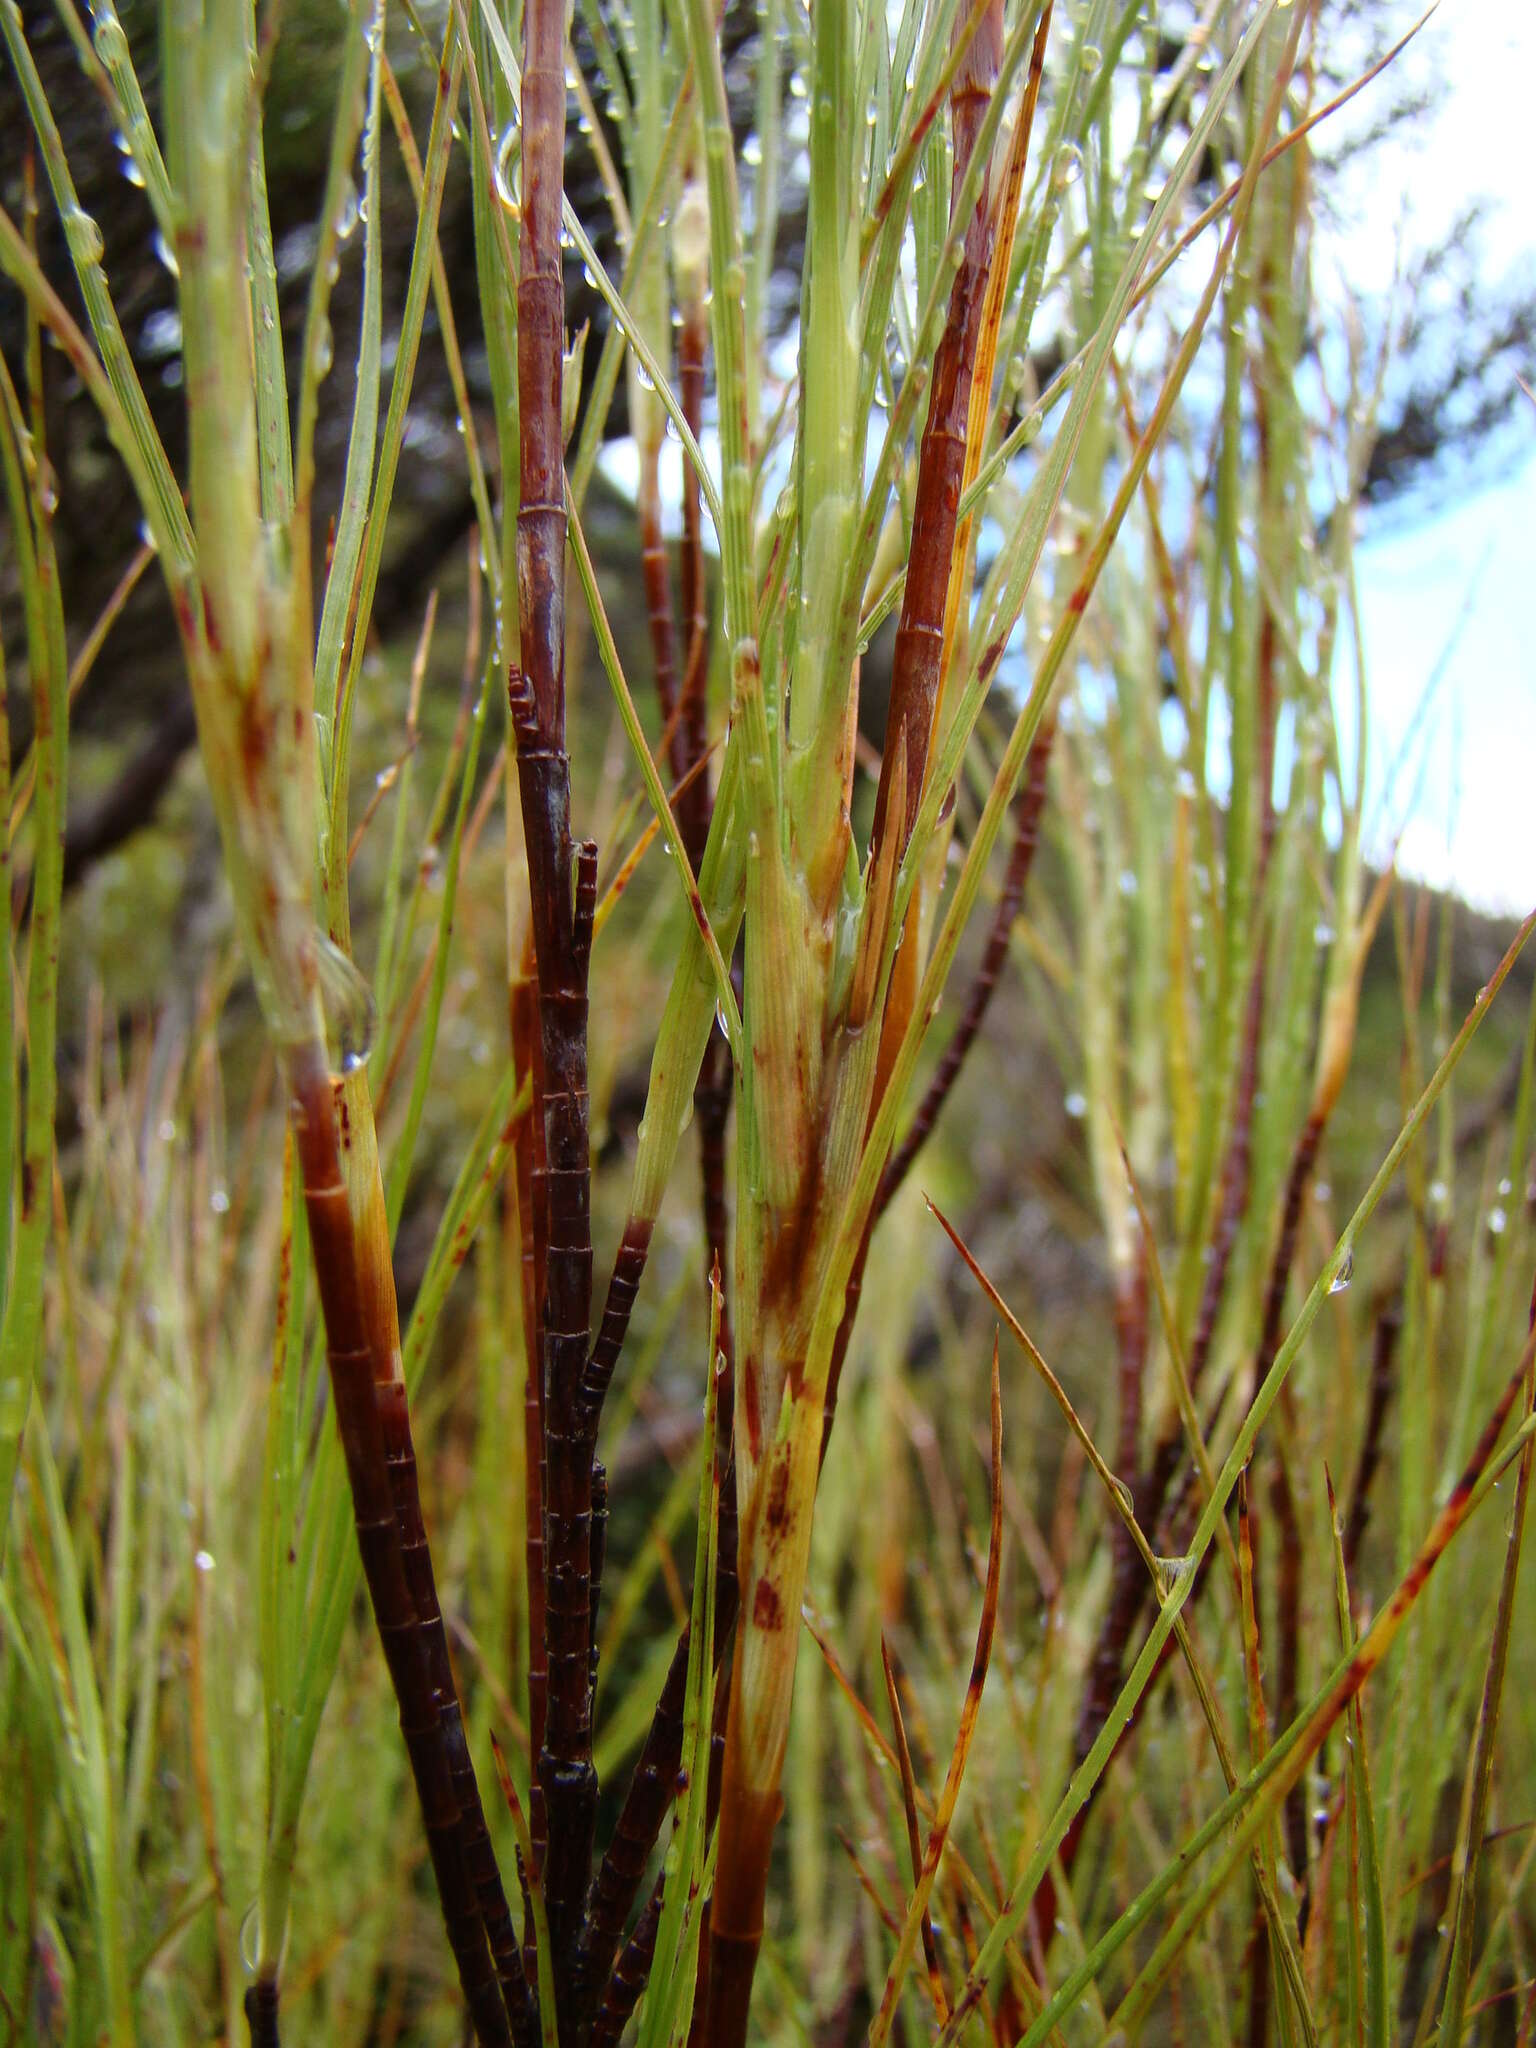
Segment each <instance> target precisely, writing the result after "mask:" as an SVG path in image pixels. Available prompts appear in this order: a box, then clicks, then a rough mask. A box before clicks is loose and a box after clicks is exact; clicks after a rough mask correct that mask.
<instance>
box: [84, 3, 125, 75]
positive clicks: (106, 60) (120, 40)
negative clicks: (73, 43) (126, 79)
mask: <svg viewBox="0 0 1536 2048" xmlns="http://www.w3.org/2000/svg"><path fill="white" fill-rule="evenodd" d="M91 41H92V43H93V44H94V45H95V49H96V55H97V56H98V57H99V58H100V59H101V61H102V63H103V64H104V65H105V66H106V68H107V69H108V70H109V71H116V70H117V69H118V68H119V67H120V66H121V65H124V64H126V63H127V62H128V37H127V34H126V32H125V31H124V28H123V24H122V23H121V22H120V21H119V20H118V18H117V16H116V15H115V14H104V15H103V16H102V18H101V20H100V21H98V22H97V24H96V32H95V34H94V35H93V36H92V37H91Z"/></svg>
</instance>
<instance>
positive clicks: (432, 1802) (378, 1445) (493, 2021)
mask: <svg viewBox="0 0 1536 2048" xmlns="http://www.w3.org/2000/svg"><path fill="white" fill-rule="evenodd" d="M288 1080H289V1088H290V1091H291V1095H292V1125H293V1133H294V1142H295V1145H296V1147H297V1151H298V1158H299V1168H300V1173H301V1176H302V1180H303V1186H304V1207H305V1213H306V1215H307V1217H308V1220H309V1235H310V1244H311V1248H312V1250H313V1255H314V1267H315V1277H316V1282H317V1284H318V1287H319V1292H320V1306H321V1312H322V1315H323V1318H324V1321H325V1332H326V1360H327V1364H328V1367H329V1371H330V1382H331V1400H332V1406H333V1409H334V1412H335V1416H336V1430H337V1435H338V1437H339V1439H340V1442H341V1448H342V1455H343V1457H344V1459H345V1462H346V1468H347V1479H348V1483H349V1485H350V1487H351V1492H352V1508H353V1517H354V1522H355V1526H356V1529H357V1542H358V1550H359V1552H360V1553H361V1556H362V1564H363V1577H364V1581H365V1582H366V1584H367V1587H368V1597H369V1600H370V1602H371V1604H372V1607H373V1615H374V1622H375V1625H376V1626H377V1628H378V1632H379V1641H380V1644H381V1646H382V1648H383V1651H384V1661H385V1663H386V1665H387V1666H388V1669H389V1675H390V1680H391V1683H392V1684H393V1686H394V1690H395V1698H396V1700H397V1702H398V1705H399V1712H400V1729H401V1733H402V1734H403V1736H404V1738H405V1745H406V1753H407V1755H408V1756H409V1758H410V1763H411V1772H412V1775H413V1777H414V1778H415V1781H416V1791H417V1797H418V1799H419V1800H420V1803H421V1811H422V1819H423V1821H424V1823H425V1825H426V1833H427V1846H428V1849H429V1851H430V1854H431V1858H432V1868H433V1872H434V1874H435V1876H436V1878H437V1887H438V1895H439V1898H440V1900H441V1903H442V1909H443V1922H444V1926H445V1928H446V1930H447V1934H448V1942H449V1946H450V1947H451V1949H452V1950H453V1956H454V1961H455V1963H456V1964H457V1966H458V1971H459V1981H460V1983H461V1984H462V1986H463V1990H464V1998H465V2003H466V2005H467V2007H468V2010H469V2015H470V2019H471V2021H472V2023H473V2026H474V2029H475V2034H476V2038H477V2039H478V2040H479V2041H480V2042H481V2043H482V2044H493V2043H494V2044H498V2048H499V2044H507V2048H510V2044H511V2042H512V2031H511V2026H510V2023H509V2019H508V2014H507V2009H506V2006H505V2005H504V2003H503V2000H502V1994H501V1990H500V1988H499V1986H498V1983H497V1978H496V1973H495V1968H494V1967H493V1962H492V1957H491V1952H490V1948H489V1946H488V1945H487V1937H486V1928H485V1920H484V1916H483V1913H482V1909H481V1903H480V1896H479V1892H478V1890H477V1887H476V1884H475V1881H474V1877H473V1875H472V1873H471V1869H470V1865H469V1862H468V1860H467V1858H466V1856H465V1853H464V1842H463V1834H462V1828H461V1816H460V1808H459V1802H458V1798H457V1796H456V1792H455V1786H454V1775H453V1766H452V1759H451V1753H450V1748H449V1743H448V1740H447V1738H446V1736H445V1732H444V1728H443V1718H442V1714H441V1711H440V1702H439V1694H438V1690H437V1687H436V1685H435V1683H434V1680H433V1674H432V1669H431V1660H430V1655H429V1650H428V1643H427V1632H426V1631H425V1630H424V1629H423V1627H422V1626H421V1618H420V1616H419V1614H418V1611H417V1607H416V1602H415V1599H414V1598H413V1595H412V1590H411V1583H410V1577H409V1573H408V1570H407V1565H406V1559H405V1554H404V1547H403V1544H402V1532H401V1527H400V1522H399V1519H398V1516H397V1508H396V1500H395V1493H394V1489H393V1486H392V1484H391V1474H390V1469H389V1464H388V1460H387V1456H386V1441H387V1439H386V1428H385V1423H384V1418H383V1415H382V1414H381V1406H380V1400H379V1393H378V1389H377V1388H376V1384H375V1366H374V1356H373V1346H372V1345H371V1343H370V1341H369V1331H368V1319H367V1311H366V1309H365V1307H364V1293H365V1283H364V1277H363V1275H362V1274H361V1272H360V1271H359V1263H358V1256H357V1245H356V1240H355V1237H354V1232H353V1222H352V1212H351V1205H350V1203H349V1201H348V1198H347V1190H346V1185H345V1183H344V1181H343V1179H342V1172H341V1157H340V1149H339V1145H338V1141H337V1129H336V1107H335V1100H334V1094H333V1089H332V1083H331V1077H330V1074H329V1073H328V1072H327V1070H326V1066H325V1062H324V1059H323V1057H322V1054H321V1050H320V1047H319V1045H318V1044H317V1043H313V1042H312V1043H310V1044H307V1045H303V1046H299V1047H296V1048H294V1049H293V1050H292V1051H291V1052H290V1054H289V1057H288ZM449 1682H450V1685H451V1682H452V1681H451V1678H450V1681H449ZM482 1825H483V1823H482Z"/></svg>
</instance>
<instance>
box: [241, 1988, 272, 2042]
mask: <svg viewBox="0 0 1536 2048" xmlns="http://www.w3.org/2000/svg"><path fill="white" fill-rule="evenodd" d="M245 2024H246V2028H247V2031H248V2032H249V2034H250V2037H251V2048H280V2043H279V2040H278V2032H277V1979H276V1978H275V1977H258V1978H257V1979H256V1982H255V1983H254V1984H251V1985H248V1986H247V1987H246V1993H245Z"/></svg>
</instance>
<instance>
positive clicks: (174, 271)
mask: <svg viewBox="0 0 1536 2048" xmlns="http://www.w3.org/2000/svg"><path fill="white" fill-rule="evenodd" d="M153 247H154V251H155V254H156V256H158V257H159V259H160V262H161V265H162V267H163V268H164V269H166V270H168V271H169V272H170V273H171V276H172V277H176V278H179V277H180V276H181V265H180V264H179V263H178V262H177V261H176V251H175V250H174V249H173V248H172V247H171V245H170V243H169V242H168V241H167V240H166V239H165V236H164V235H163V234H161V232H160V230H159V229H158V228H156V230H155V236H154V243H153Z"/></svg>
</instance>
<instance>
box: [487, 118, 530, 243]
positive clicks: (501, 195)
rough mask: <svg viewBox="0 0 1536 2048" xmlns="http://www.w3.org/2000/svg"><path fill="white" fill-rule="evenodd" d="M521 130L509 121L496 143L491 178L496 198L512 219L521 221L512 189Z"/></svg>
mask: <svg viewBox="0 0 1536 2048" xmlns="http://www.w3.org/2000/svg"><path fill="white" fill-rule="evenodd" d="M522 139H523V138H522V130H521V128H520V127H519V126H518V124H517V122H516V121H509V122H508V123H507V125H506V127H505V128H503V129H502V131H501V134H500V135H499V136H498V137H497V141H496V163H495V169H494V172H493V178H494V182H495V186H496V197H497V198H498V199H499V200H500V201H501V203H502V205H503V206H504V207H505V208H506V209H507V211H508V213H510V214H511V215H512V216H513V218H514V219H521V217H522V207H521V206H520V205H519V204H518V198H517V193H516V191H515V189H514V187H513V169H512V167H513V165H514V163H516V162H517V160H518V157H519V154H520V152H521V148H522Z"/></svg>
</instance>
